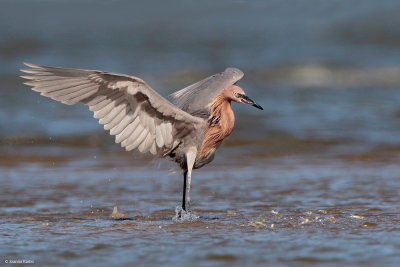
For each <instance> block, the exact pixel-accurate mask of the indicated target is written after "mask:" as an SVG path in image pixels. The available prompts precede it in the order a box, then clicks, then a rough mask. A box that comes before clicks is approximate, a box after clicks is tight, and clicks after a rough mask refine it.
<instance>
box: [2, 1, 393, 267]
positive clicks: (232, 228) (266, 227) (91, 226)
mask: <svg viewBox="0 0 400 267" xmlns="http://www.w3.org/2000/svg"><path fill="white" fill-rule="evenodd" d="M100 2H101V1H96V4H94V3H93V1H83V2H82V1H64V0H60V1H47V0H44V1H35V2H31V1H7V0H6V1H2V2H1V3H0V22H1V25H3V27H0V60H1V62H2V64H0V261H5V260H34V261H35V263H36V264H40V265H67V266H68V265H71V266H76V265H79V266H80V265H90V264H93V265H94V264H96V265H100V266H110V265H116V264H119V265H123V266H132V265H135V266H136V265H139V266H153V265H169V266H182V265H188V264H190V265H194V266H221V265H223V266H228V265H229V266H243V265H245V264H246V265H249V266H253V265H258V266H265V265H272V266H285V265H290V266H292V265H299V266H310V265H321V264H323V265H328V266H329V265H332V266H337V265H346V266H347V265H350V266H355V265H365V266H377V265H381V266H398V265H399V262H400V256H399V253H398V251H400V209H399V203H400V194H399V191H400V179H399V178H400V164H399V163H400V134H399V133H400V123H399V119H400V106H399V103H400V90H399V87H400V68H399V66H398V62H400V48H399V47H400V46H399V45H398V44H399V42H400V32H399V29H400V27H398V26H399V25H400V20H399V16H398V13H399V10H400V3H399V2H398V1H385V2H382V1H381V2H377V1H363V5H353V4H352V3H350V2H349V1H344V0H332V1H329V2H328V1H296V3H294V2H293V1H253V2H243V1H224V0H222V1H218V3H215V1H214V2H212V3H211V2H210V3H208V4H206V3H205V2H206V1H202V2H193V1H190V2H187V1H183V3H182V2H181V1H169V2H168V4H165V3H164V2H163V1H155V3H157V4H153V2H152V3H150V2H148V3H142V4H141V5H140V6H139V8H138V5H137V4H136V2H129V1H122V0H118V1H108V2H101V3H100ZM99 3H100V4H99ZM72 14H73V16H72ZM22 61H31V62H34V63H38V64H47V65H56V66H70V67H80V68H92V69H104V70H108V71H113V72H122V73H130V74H133V75H136V76H139V77H142V78H143V79H144V80H146V81H147V82H148V83H149V84H150V85H151V86H152V87H153V88H154V89H156V90H157V91H159V92H160V93H161V94H162V95H164V96H166V95H168V94H169V93H171V92H173V91H174V90H177V89H179V88H183V87H184V86H187V85H188V84H190V83H192V82H195V81H197V80H199V79H201V78H204V77H206V76H208V75H210V74H211V73H214V72H219V71H221V70H223V69H224V68H226V67H228V66H235V67H238V68H241V69H242V70H243V71H244V72H245V77H244V79H243V80H242V81H240V83H239V85H240V86H241V87H243V88H244V89H245V91H246V92H247V93H248V95H249V96H250V97H251V98H254V99H255V100H256V101H257V102H258V103H259V104H260V105H262V106H263V107H264V109H265V110H264V111H263V112H261V111H259V110H256V109H251V108H250V109H249V107H246V106H240V105H238V104H234V105H233V106H234V107H233V108H234V110H235V113H236V126H235V130H234V132H233V134H232V135H231V136H230V137H229V138H228V139H227V140H226V142H225V143H224V145H223V146H222V147H221V148H220V150H219V151H218V153H217V155H216V158H215V160H214V162H212V163H211V164H210V165H207V166H206V167H204V168H202V169H200V170H196V171H195V172H194V174H193V180H192V191H191V199H192V204H193V213H194V214H195V215H197V216H199V219H198V220H196V221H192V222H190V221H187V222H176V221H174V220H173V217H174V216H175V209H176V207H179V205H180V201H181V190H182V177H181V174H180V171H179V170H178V169H177V167H176V166H175V165H174V164H173V163H172V162H169V161H167V160H161V161H154V160H152V159H150V158H146V157H144V158H142V157H140V156H139V155H137V154H134V155H132V154H131V153H128V152H123V151H121V149H120V148H119V147H118V146H117V145H115V144H114V141H113V138H112V137H109V136H108V135H107V134H106V133H104V131H103V130H102V127H101V126H100V125H98V123H97V122H96V121H95V120H94V119H93V118H92V116H91V114H90V112H88V110H87V108H86V107H84V106H82V105H76V106H65V105H61V104H59V103H55V102H54V101H51V100H49V99H45V98H43V97H41V96H40V95H39V94H37V93H35V92H32V91H30V90H29V88H27V87H26V86H23V85H22V80H21V79H19V78H18V77H17V75H19V71H18V69H19V68H21V67H22ZM114 206H118V210H119V212H121V213H123V214H125V215H126V216H127V217H126V218H125V219H115V218H111V213H112V211H113V208H114Z"/></svg>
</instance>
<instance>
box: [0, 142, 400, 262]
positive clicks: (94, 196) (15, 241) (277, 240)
mask: <svg viewBox="0 0 400 267" xmlns="http://www.w3.org/2000/svg"><path fill="white" fill-rule="evenodd" d="M278 142H279V141H278ZM322 146H324V145H322ZM242 148H243V147H242V146H236V145H232V146H228V147H225V148H223V149H222V151H221V153H219V154H218V156H217V159H216V161H215V162H214V164H212V165H210V166H208V167H205V168H203V169H201V170H198V171H195V173H194V177H193V184H192V192H191V196H192V201H193V203H192V204H193V212H194V213H195V214H196V215H198V216H200V218H199V219H198V220H196V221H194V222H181V223H180V222H174V221H173V219H172V218H173V216H174V215H175V207H176V206H178V205H179V202H180V199H181V186H182V178H181V177H180V174H179V172H175V173H174V172H173V171H171V169H173V168H174V165H173V164H172V163H168V162H153V163H149V161H146V160H140V159H135V160H134V159H132V158H131V157H130V155H128V153H121V152H117V151H116V152H104V151H103V152H102V151H101V150H100V149H98V148H87V147H75V148H74V149H73V150H74V151H79V153H77V154H74V155H73V156H72V155H70V157H68V158H66V159H64V158H63V159H58V160H52V159H51V156H50V159H47V158H43V157H37V158H35V157H34V156H32V158H29V159H25V160H23V159H21V160H20V161H19V163H18V164H17V166H15V165H11V166H7V165H8V164H7V163H4V162H6V161H3V163H2V166H1V169H0V170H1V173H2V174H3V175H2V179H1V180H0V201H1V203H2V207H1V209H0V221H1V223H0V235H1V240H2V244H1V245H0V246H1V251H2V257H3V258H4V259H26V260H34V261H35V263H39V264H45V265H54V264H57V265H58V264H62V265H69V264H73V265H81V264H88V263H92V264H100V265H104V266H106V265H110V264H115V263H118V264H122V265H131V264H133V265H143V266H145V265H146V266H147V265H155V264H162V265H183V264H187V263H188V262H190V263H192V264H194V265H199V266H214V265H221V264H223V265H228V264H229V265H235V266H240V265H243V264H251V265H263V264H266V263H268V264H273V265H286V264H298V265H310V264H320V263H324V264H332V265H337V264H351V265H361V264H362V265H369V266H374V265H376V264H378V263H379V264H382V263H384V264H387V265H393V266H395V265H396V263H398V261H399V256H398V251H399V249H400V227H399V222H400V212H399V206H398V203H399V201H400V199H399V198H400V197H399V194H398V190H399V186H400V185H399V179H398V178H399V176H398V173H400V167H399V164H398V163H399V157H398V155H397V154H394V155H393V154H391V155H390V156H386V157H384V158H381V157H380V156H379V153H376V157H375V158H372V160H371V159H369V158H367V159H364V158H362V157H361V158H351V157H350V156H349V155H347V157H343V156H338V155H336V154H333V153H331V152H329V150H330V149H327V151H326V152H322V153H319V154H317V155H315V154H312V155H310V154H309V153H306V154H303V153H301V152H300V151H298V152H297V153H294V154H293V155H288V156H282V157H271V156H270V155H268V156H267V157H263V156H260V155H259V154H257V153H255V152H252V151H253V150H251V149H250V150H249V151H246V149H242ZM56 149H57V150H56V151H57V152H58V153H60V152H61V154H67V155H68V154H69V153H68V150H70V149H71V147H65V146H57V147H56ZM36 151H37V154H43V153H44V152H46V151H49V150H48V147H38V148H36ZM62 152H65V153H62ZM35 154H36V153H35ZM387 157H389V158H387ZM115 205H117V206H118V208H119V211H120V212H122V213H124V214H125V215H126V216H127V219H125V220H122V219H112V218H111V217H110V215H111V213H112V209H113V207H114V206H115Z"/></svg>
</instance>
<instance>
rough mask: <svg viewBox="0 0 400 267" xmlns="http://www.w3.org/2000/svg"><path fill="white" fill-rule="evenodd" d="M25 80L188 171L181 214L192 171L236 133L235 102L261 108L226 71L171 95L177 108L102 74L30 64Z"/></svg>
mask: <svg viewBox="0 0 400 267" xmlns="http://www.w3.org/2000/svg"><path fill="white" fill-rule="evenodd" d="M25 65H27V66H29V67H31V68H30V69H23V70H21V71H23V72H25V73H28V74H29V75H28V76H22V77H23V78H25V79H28V80H30V81H28V82H26V83H25V84H27V85H29V86H33V88H32V90H34V91H37V92H40V94H41V95H43V96H47V97H50V98H52V99H54V100H57V101H60V102H62V103H64V104H67V105H72V104H76V103H78V102H82V103H84V104H85V105H87V106H89V109H90V110H91V111H93V113H94V117H95V118H96V119H99V123H101V124H103V125H104V129H105V130H109V131H110V134H112V135H115V142H116V143H120V144H121V146H122V147H124V148H125V149H126V150H127V151H130V150H132V149H135V148H138V149H139V151H140V152H142V153H145V152H150V153H151V154H153V155H155V156H158V157H171V158H172V159H173V160H174V161H175V162H176V163H177V164H178V165H179V166H180V167H181V168H182V170H183V177H184V178H183V199H182V210H183V211H185V212H187V211H188V210H189V206H190V197H189V191H190V182H191V178H192V170H193V169H198V168H201V167H202V166H204V165H206V164H208V163H210V162H211V161H212V160H213V158H214V154H215V150H216V149H217V148H218V147H219V145H220V144H221V142H222V140H224V138H226V137H227V136H229V135H230V134H231V132H232V130H233V126H234V122H235V116H234V113H233V110H232V108H231V102H232V101H234V102H238V103H243V104H249V105H252V106H254V107H256V108H259V109H262V107H261V106H259V105H258V104H256V103H255V102H254V101H253V100H251V99H250V98H248V97H247V96H246V95H245V92H244V91H243V89H242V88H240V87H238V86H236V85H235V84H236V82H237V81H239V80H240V79H241V78H242V77H243V72H242V71H240V70H239V69H236V68H227V69H226V70H225V71H224V72H222V73H219V74H215V75H212V76H210V77H208V78H205V79H204V80H201V81H199V82H197V83H195V84H192V85H190V86H188V87H186V88H184V89H182V90H179V91H177V92H175V93H173V94H171V95H170V97H171V98H172V100H173V102H174V103H175V104H176V106H175V105H173V104H171V103H170V102H169V101H167V100H166V99H165V98H163V97H162V96H161V95H159V94H158V93H157V92H156V91H154V90H153V89H152V88H151V87H150V86H149V85H147V83H146V82H144V81H143V80H142V79H140V78H138V77H134V76H128V75H124V74H117V73H110V72H105V71H98V70H83V69H71V68H56V67H47V66H40V65H35V64H30V63H25Z"/></svg>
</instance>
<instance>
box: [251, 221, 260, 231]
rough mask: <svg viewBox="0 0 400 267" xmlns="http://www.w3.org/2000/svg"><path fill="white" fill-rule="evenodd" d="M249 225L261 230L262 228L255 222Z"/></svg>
mask: <svg viewBox="0 0 400 267" xmlns="http://www.w3.org/2000/svg"><path fill="white" fill-rule="evenodd" d="M249 225H251V226H254V227H255V228H257V229H259V228H260V226H258V225H257V224H255V223H254V222H253V221H250V222H249Z"/></svg>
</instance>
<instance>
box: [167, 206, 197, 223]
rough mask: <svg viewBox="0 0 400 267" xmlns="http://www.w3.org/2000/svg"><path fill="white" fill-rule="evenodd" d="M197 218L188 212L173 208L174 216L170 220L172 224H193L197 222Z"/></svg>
mask: <svg viewBox="0 0 400 267" xmlns="http://www.w3.org/2000/svg"><path fill="white" fill-rule="evenodd" d="M198 219H199V216H197V215H196V214H194V213H193V212H191V211H190V210H184V209H182V208H181V207H176V208H175V216H174V217H173V218H172V220H173V221H174V222H193V221H197V220H198Z"/></svg>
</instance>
